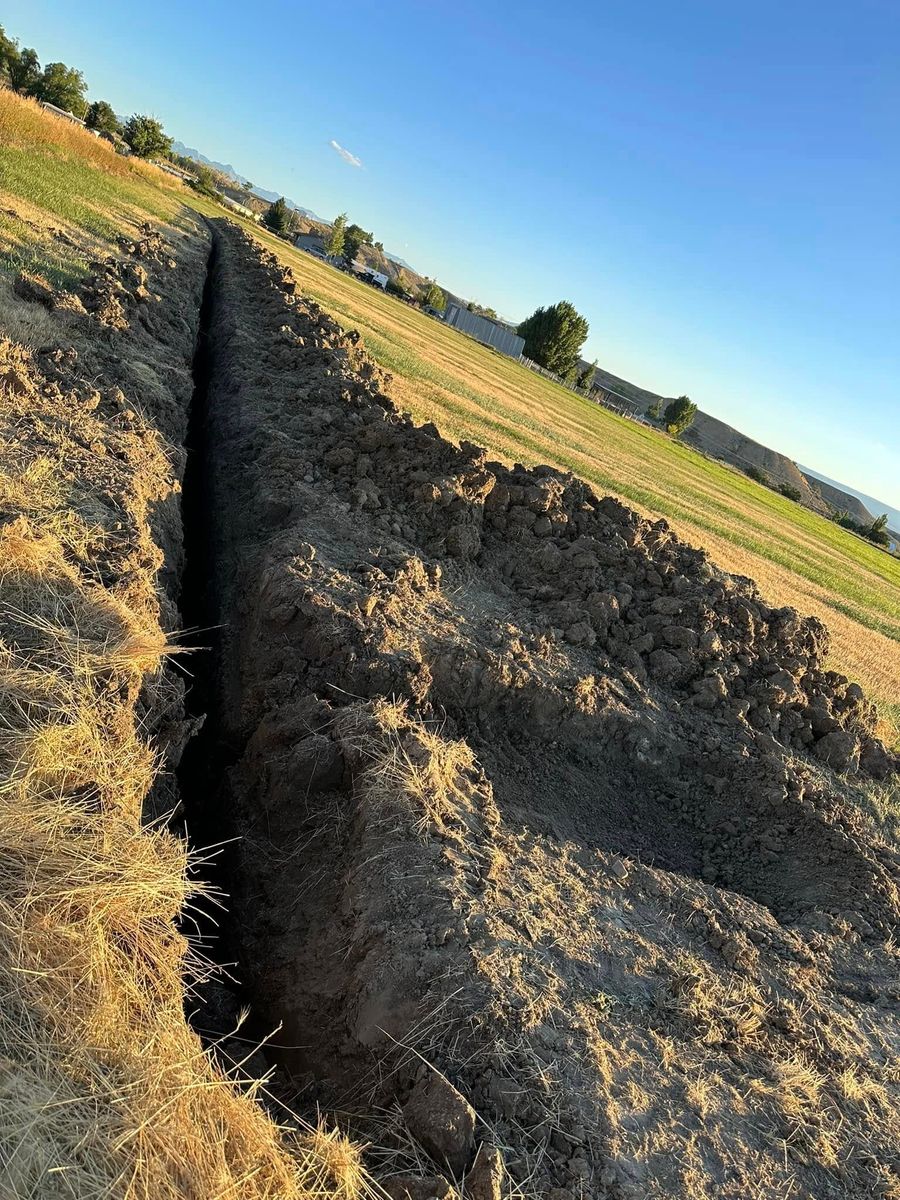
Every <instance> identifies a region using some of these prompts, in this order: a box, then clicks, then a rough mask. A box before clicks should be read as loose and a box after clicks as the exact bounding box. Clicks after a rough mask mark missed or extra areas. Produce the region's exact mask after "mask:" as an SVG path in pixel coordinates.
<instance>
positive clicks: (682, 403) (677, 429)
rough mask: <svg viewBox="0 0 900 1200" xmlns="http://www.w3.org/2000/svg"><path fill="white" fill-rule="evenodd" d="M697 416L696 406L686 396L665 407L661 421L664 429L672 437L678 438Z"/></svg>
mask: <svg viewBox="0 0 900 1200" xmlns="http://www.w3.org/2000/svg"><path fill="white" fill-rule="evenodd" d="M696 415H697V405H696V404H695V403H694V402H693V400H691V399H690V398H689V397H688V396H679V397H678V398H677V399H676V400H673V401H672V403H671V404H667V405H666V412H665V416H664V417H663V420H664V421H665V423H666V429H667V430H668V431H669V433H671V434H672V436H673V437H679V436H680V435H681V434H682V433H684V431H685V430H686V429H688V428H689V427H690V426H691V425H692V424H693V421H694V417H696Z"/></svg>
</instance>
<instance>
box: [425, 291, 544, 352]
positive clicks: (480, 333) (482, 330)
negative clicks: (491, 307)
mask: <svg viewBox="0 0 900 1200" xmlns="http://www.w3.org/2000/svg"><path fill="white" fill-rule="evenodd" d="M444 322H445V324H447V325H452V326H453V328H454V329H458V330H459V331H460V332H461V333H467V334H468V335H469V337H471V338H474V339H475V341H476V342H481V344H482V345H483V346H491V347H493V349H494V350H499V351H500V353H501V354H508V355H509V357H510V358H521V357H522V351H523V350H524V349H525V341H524V339H523V338H520V337H519V335H518V334H517V333H513V331H512V330H511V329H510V328H509V326H507V325H502V324H501V323H500V322H499V321H492V320H491V319H490V317H479V316H477V315H476V314H475V313H473V312H469V310H468V309H467V308H463V307H462V306H461V305H459V304H448V305H447V308H446V311H445V313H444Z"/></svg>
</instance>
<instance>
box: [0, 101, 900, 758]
mask: <svg viewBox="0 0 900 1200" xmlns="http://www.w3.org/2000/svg"><path fill="white" fill-rule="evenodd" d="M22 109H27V112H26V113H25V116H26V117H27V119H24V118H23V117H22V115H21V111H20V110H22ZM64 124H65V123H64V122H61V121H58V120H56V119H54V118H51V117H48V116H45V115H44V114H43V113H40V112H39V111H37V110H33V106H23V105H22V102H21V101H17V100H15V99H14V98H12V100H7V99H4V98H2V97H0V201H2V200H3V198H4V196H5V198H6V201H7V203H0V269H5V270H6V271H7V272H9V271H11V270H14V269H19V268H20V267H21V266H22V265H27V266H29V268H30V269H37V268H41V267H42V269H44V270H45V271H47V272H49V273H50V274H51V275H52V276H53V277H54V278H55V279H57V280H59V281H60V282H65V281H68V280H70V279H72V278H73V277H74V276H77V274H78V273H79V272H80V271H83V270H84V255H83V253H79V252H76V251H74V250H72V249H71V248H69V247H67V246H66V245H65V244H64V243H62V244H60V243H59V241H58V240H55V239H54V238H52V237H48V236H47V235H46V229H47V228H48V227H50V226H59V225H60V224H63V225H67V226H71V227H72V228H73V229H76V230H78V231H80V233H81V236H82V239H84V238H88V239H91V240H93V241H96V243H97V244H98V246H99V245H100V244H101V243H103V242H104V241H108V240H109V239H111V238H112V237H113V235H114V234H115V232H117V231H118V230H120V229H122V228H126V227H129V226H130V225H132V223H133V222H134V221H135V220H142V219H148V218H149V219H152V220H164V221H168V222H170V223H177V224H180V223H181V222H182V220H183V214H184V211H185V209H186V208H192V209H194V210H196V211H198V212H201V213H204V214H206V215H211V216H212V215H215V216H222V215H224V210H223V209H222V208H220V207H219V206H218V205H216V204H215V203H213V202H211V201H209V200H206V199H204V198H202V197H200V196H197V195H195V194H194V193H193V192H191V191H190V190H189V189H187V188H184V187H182V186H181V185H179V184H177V183H175V182H174V181H172V180H171V179H169V178H168V177H166V176H164V175H163V174H162V173H161V172H159V171H155V170H154V169H153V168H149V167H145V166H143V165H141V164H136V165H135V164H131V163H128V162H127V161H124V160H121V159H117V158H116V156H115V155H113V154H111V153H110V152H109V150H108V148H107V147H105V146H101V145H99V144H98V143H96V142H95V140H94V139H92V138H89V137H88V136H87V135H85V134H83V133H82V132H81V131H79V130H75V129H72V127H66V128H64V129H58V128H57V127H59V126H64ZM76 134H77V135H78V136H77V137H76ZM87 143H90V145H87ZM9 208H11V209H15V210H16V212H17V215H16V216H11V215H9V213H5V214H4V212H3V210H4V209H9ZM229 215H230V214H229ZM41 227H43V230H44V232H42V229H41ZM248 228H251V229H252V230H253V232H254V233H255V234H256V235H257V236H259V237H260V238H261V240H262V241H263V242H265V244H266V245H267V246H269V247H270V248H271V249H273V250H274V251H275V252H276V254H278V256H279V258H281V259H282V260H283V261H284V262H285V263H287V264H289V265H290V266H291V267H292V268H293V269H294V271H295V273H296V275H297V278H298V279H299V280H300V282H301V284H302V285H303V287H304V289H305V290H306V291H307V292H308V293H309V294H310V295H312V296H313V297H314V298H315V299H317V300H319V301H320V302H321V303H322V304H323V305H324V306H325V307H326V308H328V309H329V310H330V311H331V312H332V313H334V314H335V316H336V317H337V318H338V319H339V320H340V321H341V322H342V323H343V324H344V325H345V326H347V327H348V328H349V327H352V328H356V329H359V330H360V332H361V333H362V335H363V338H364V341H365V344H366V347H367V348H368V350H369V351H370V353H371V354H372V355H373V356H374V357H375V358H376V359H377V360H378V361H379V363H380V364H381V365H382V366H384V367H385V368H386V369H387V370H389V371H391V372H392V373H393V375H394V384H393V387H392V392H393V395H394V397H395V399H396V400H397V402H398V403H399V404H400V405H401V406H402V407H403V408H405V409H406V410H408V411H409V412H411V413H412V414H413V416H414V417H415V418H416V419H418V420H430V421H434V422H435V423H436V424H437V425H438V426H439V428H440V429H441V430H442V431H443V432H444V433H445V434H446V435H448V436H450V437H453V438H457V439H459V438H468V439H469V440H472V441H476V442H479V443H481V444H484V445H486V446H488V447H489V448H490V449H491V451H492V452H493V453H494V454H495V455H496V456H497V457H502V458H504V459H507V460H510V461H519V462H523V463H526V464H535V463H538V462H550V463H554V464H556V465H558V466H561V467H564V468H566V469H568V470H571V471H574V472H576V473H577V474H579V475H581V476H582V477H583V478H585V479H586V480H588V481H589V482H590V483H591V484H592V485H593V486H594V487H595V488H597V489H598V490H599V491H601V492H605V493H611V494H615V495H617V496H620V497H621V498H623V499H624V500H626V501H627V502H628V503H630V504H631V505H633V506H634V507H636V508H638V509H639V510H640V511H642V512H643V513H645V514H647V515H650V516H654V517H655V516H663V517H665V518H666V519H667V520H669V521H670V522H671V523H672V525H673V526H674V527H675V529H676V530H677V531H678V532H679V533H680V534H681V535H682V536H684V537H685V538H687V539H688V540H690V541H691V542H693V543H694V544H698V545H702V546H704V547H705V548H706V549H707V550H708V551H709V553H710V555H711V557H712V558H713V559H714V560H715V561H716V562H718V563H719V564H720V565H721V566H723V567H725V568H726V569H728V570H731V571H735V572H738V573H740V574H742V575H749V576H751V577H752V578H754V579H756V581H757V582H758V583H759V585H760V587H761V589H762V590H763V592H764V593H765V594H766V595H767V596H768V597H769V598H770V599H771V600H773V601H776V602H778V603H782V604H792V605H794V606H796V607H797V608H799V609H800V610H801V611H805V612H811V613H815V614H816V615H818V616H820V617H822V619H823V620H825V621H826V623H827V624H828V625H829V627H830V628H831V630H832V638H833V650H832V664H833V665H834V666H835V667H836V668H837V669H839V670H842V671H844V672H845V673H847V674H848V675H850V676H851V677H852V678H855V679H858V680H860V682H862V683H863V684H864V685H865V686H866V687H867V689H868V690H869V691H870V693H871V694H872V695H873V696H874V697H875V698H876V699H878V700H879V701H880V703H881V705H882V709H883V712H884V714H885V717H886V718H887V720H888V721H889V722H890V723H891V724H892V725H893V734H892V736H894V737H896V736H897V730H898V725H900V703H898V702H900V561H898V560H897V559H896V558H892V557H891V556H890V555H888V554H886V553H884V552H883V551H881V550H879V549H877V548H876V547H874V546H872V545H870V544H869V543H867V542H865V541H863V540H861V539H859V538H857V537H855V536H854V535H853V534H851V533H848V532H847V531H845V530H843V529H841V528H840V527H839V526H837V525H835V524H834V523H833V522H830V521H827V520H825V519H823V518H821V517H818V516H816V515H815V514H814V513H811V512H809V511H808V510H806V509H804V508H802V507H800V506H799V505H797V504H794V503H793V502H792V501H790V500H787V499H785V498H784V497H782V496H780V495H778V494H777V493H775V492H773V491H771V490H770V489H768V488H765V487H762V486H761V485H759V484H756V483H754V482H753V481H752V480H750V479H748V478H747V477H746V476H744V475H743V474H741V473H740V472H737V471H734V470H732V469H731V468H729V467H726V466H723V465H721V464H719V463H716V462H713V461H711V460H708V459H706V458H704V457H702V456H701V455H699V454H697V453H696V452H695V451H693V450H691V449H689V448H688V447H687V446H684V445H682V444H680V443H679V442H677V441H673V440H672V439H670V438H668V437H667V436H666V435H665V434H662V433H659V432H657V431H656V430H651V429H648V428H646V427H644V426H641V425H638V424H636V423H634V422H631V421H628V420H626V419H624V418H620V417H617V416H615V415H614V414H612V413H609V412H608V411H606V410H605V409H603V408H600V407H598V406H597V405H594V404H592V403H590V402H589V401H587V400H585V399H584V398H582V397H579V396H576V395H575V394H574V393H572V392H569V391H568V390H566V389H565V388H562V387H560V386H559V385H557V384H554V383H552V382H550V381H549V380H546V379H544V378H542V377H541V376H538V375H536V374H534V373H532V372H530V371H528V370H526V369H525V368H524V367H522V366H520V365H519V364H518V363H515V362H513V361H511V360H510V359H508V358H505V357H503V356H501V355H499V354H497V353H495V352H493V351H490V350H487V349H485V348H484V347H482V346H479V345H478V344H477V343H475V342H473V341H471V340H470V339H468V338H466V337H465V336H464V335H462V334H460V333H458V332H457V331H456V330H453V329H449V328H447V327H446V326H443V325H442V324H441V323H440V322H438V321H435V320H433V319H432V318H430V317H427V316H425V315H424V314H423V313H421V312H419V311H418V310H415V309H412V308H410V307H409V306H407V305H405V304H403V303H402V302H400V301H398V300H395V299H393V298H392V297H390V296H386V295H384V294H383V293H381V292H379V291H377V290H376V289H374V288H371V287H369V286H367V285H365V284H362V283H359V282H358V281H356V280H354V279H351V278H350V277H349V276H347V275H345V274H343V273H342V272H340V271H337V270H334V269H333V268H332V267H329V266H327V265H326V264H324V263H322V262H320V261H318V260H316V259H314V258H312V257H311V256H309V255H307V254H304V253H303V252H301V251H295V250H294V249H293V248H292V247H291V246H289V245H288V244H287V243H285V242H284V241H281V240H280V239H278V238H275V237H273V236H272V235H270V234H268V233H266V232H264V231H261V230H260V229H259V228H258V227H256V226H252V225H251V224H249V223H248ZM885 732H891V731H890V729H887V728H886V730H885Z"/></svg>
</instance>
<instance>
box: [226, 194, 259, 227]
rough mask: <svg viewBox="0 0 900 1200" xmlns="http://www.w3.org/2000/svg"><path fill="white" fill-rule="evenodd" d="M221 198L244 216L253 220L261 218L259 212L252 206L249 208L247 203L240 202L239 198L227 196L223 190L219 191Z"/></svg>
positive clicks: (227, 205) (228, 206)
mask: <svg viewBox="0 0 900 1200" xmlns="http://www.w3.org/2000/svg"><path fill="white" fill-rule="evenodd" d="M219 200H220V201H221V202H222V204H224V205H225V207H226V208H230V209H231V210H232V211H233V212H236V213H240V214H241V216H242V217H247V218H248V219H249V220H251V221H258V220H259V213H256V212H254V211H253V209H252V208H248V207H247V205H246V204H240V203H239V202H238V201H237V200H232V198H231V197H230V196H226V195H225V194H224V193H222V192H220V193H219Z"/></svg>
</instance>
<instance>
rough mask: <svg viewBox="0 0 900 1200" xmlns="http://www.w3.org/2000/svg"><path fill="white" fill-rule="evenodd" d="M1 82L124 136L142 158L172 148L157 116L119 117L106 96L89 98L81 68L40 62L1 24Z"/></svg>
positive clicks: (110, 134) (112, 135)
mask: <svg viewBox="0 0 900 1200" xmlns="http://www.w3.org/2000/svg"><path fill="white" fill-rule="evenodd" d="M0 83H4V84H6V86H7V87H10V88H12V90H13V91H14V92H18V94H19V95H20V96H30V97H31V98H32V99H33V100H39V101H40V102H41V103H43V104H52V105H54V106H55V107H56V108H61V109H63V111H64V112H68V113H71V114H72V116H73V117H78V119H79V120H81V121H84V123H85V125H86V126H87V127H88V129H93V130H94V131H95V132H96V133H99V134H104V135H106V136H107V137H108V138H110V139H111V140H113V141H115V140H116V139H121V140H122V141H123V142H125V144H126V145H127V146H128V148H129V150H130V151H131V153H132V154H136V155H138V157H140V158H160V157H163V156H165V155H168V154H169V153H170V151H171V149H172V139H171V138H170V137H167V136H166V134H165V132H164V130H163V127H162V125H161V124H160V123H159V121H157V120H156V119H155V118H154V117H149V116H146V115H143V114H141V113H135V114H134V115H133V116H131V117H129V118H128V120H127V121H124V122H122V121H120V120H119V118H118V117H117V116H116V114H115V112H114V110H113V107H112V105H111V104H109V103H107V101H106V100H94V101H92V102H88V98H87V91H88V87H87V84H86V82H85V79H84V75H82V73H81V71H79V70H77V69H76V68H75V67H69V66H67V65H66V64H65V63H62V62H51V63H47V64H46V65H45V66H43V67H42V66H41V63H40V60H39V58H38V54H37V51H36V50H35V49H34V48H33V47H31V46H25V47H20V46H19V43H18V41H16V39H15V38H11V37H9V36H8V35H7V33H6V31H5V30H4V28H3V26H2V25H0Z"/></svg>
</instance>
